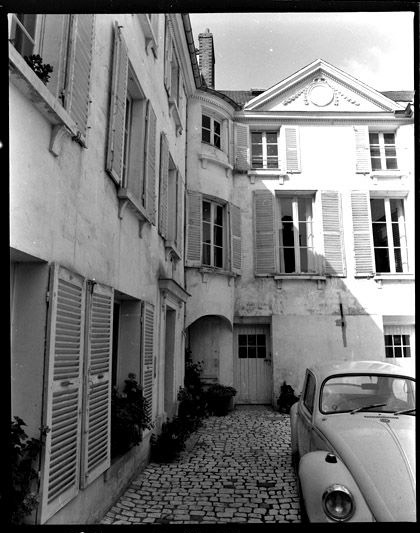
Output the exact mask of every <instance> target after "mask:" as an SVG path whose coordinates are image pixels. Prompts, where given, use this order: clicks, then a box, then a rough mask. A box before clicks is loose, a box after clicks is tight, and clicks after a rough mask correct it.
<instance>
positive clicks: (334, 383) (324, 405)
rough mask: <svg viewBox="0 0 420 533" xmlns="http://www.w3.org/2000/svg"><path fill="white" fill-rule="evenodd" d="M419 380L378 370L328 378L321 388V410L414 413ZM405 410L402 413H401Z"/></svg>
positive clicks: (327, 411)
mask: <svg viewBox="0 0 420 533" xmlns="http://www.w3.org/2000/svg"><path fill="white" fill-rule="evenodd" d="M415 396H416V384H415V381H414V380H413V379H410V378H405V377H399V376H392V375H389V376H386V375H379V374H348V375H341V376H333V377H331V378H329V379H327V380H326V381H325V382H324V384H323V387H322V389H321V396H320V409H321V412H322V413H325V414H329V413H345V412H352V411H353V412H359V411H363V410H365V411H370V412H374V411H377V412H378V411H379V412H383V413H398V412H400V411H408V412H407V413H406V414H407V415H412V414H414V408H415V406H416V397H415ZM401 414H403V413H401Z"/></svg>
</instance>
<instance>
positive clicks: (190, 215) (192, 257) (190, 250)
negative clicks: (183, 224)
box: [185, 191, 203, 266]
mask: <svg viewBox="0 0 420 533" xmlns="http://www.w3.org/2000/svg"><path fill="white" fill-rule="evenodd" d="M202 202H203V200H202V196H201V193H198V192H193V191H188V192H187V252H186V258H185V264H186V266H201V239H202V237H201V231H202V228H201V211H202Z"/></svg>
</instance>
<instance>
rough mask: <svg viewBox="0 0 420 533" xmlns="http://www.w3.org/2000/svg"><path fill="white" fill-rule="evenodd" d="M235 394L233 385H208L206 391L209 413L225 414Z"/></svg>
mask: <svg viewBox="0 0 420 533" xmlns="http://www.w3.org/2000/svg"><path fill="white" fill-rule="evenodd" d="M235 395H236V389H234V388H233V387H230V386H228V385H221V384H220V383H214V384H213V385H210V387H209V388H208V389H207V392H206V396H207V402H208V407H209V411H210V413H211V414H214V415H218V416H222V415H226V414H227V413H228V412H229V408H230V405H231V400H232V398H233V397H234V396H235Z"/></svg>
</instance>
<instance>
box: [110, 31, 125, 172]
mask: <svg viewBox="0 0 420 533" xmlns="http://www.w3.org/2000/svg"><path fill="white" fill-rule="evenodd" d="M127 76H128V53H127V47H126V45H125V42H124V39H123V37H122V35H121V30H120V28H118V23H117V22H115V27H114V49H113V62H112V85H111V105H110V111H109V127H108V151H107V161H106V170H107V171H108V172H109V174H110V175H111V177H112V178H113V179H114V180H115V181H116V182H117V183H121V180H122V167H123V157H124V151H123V150H124V123H125V101H126V97H127Z"/></svg>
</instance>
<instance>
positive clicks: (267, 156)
mask: <svg viewBox="0 0 420 533" xmlns="http://www.w3.org/2000/svg"><path fill="white" fill-rule="evenodd" d="M251 142H252V158H251V166H252V168H279V167H280V165H279V153H278V131H262V132H255V131H253V132H251Z"/></svg>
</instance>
